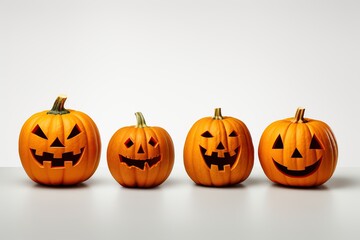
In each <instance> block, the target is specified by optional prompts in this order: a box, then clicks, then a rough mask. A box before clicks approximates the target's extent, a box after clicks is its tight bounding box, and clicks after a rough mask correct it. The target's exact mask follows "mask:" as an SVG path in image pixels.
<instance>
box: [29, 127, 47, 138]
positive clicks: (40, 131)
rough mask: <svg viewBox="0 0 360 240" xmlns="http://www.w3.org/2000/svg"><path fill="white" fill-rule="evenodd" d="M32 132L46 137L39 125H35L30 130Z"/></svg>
mask: <svg viewBox="0 0 360 240" xmlns="http://www.w3.org/2000/svg"><path fill="white" fill-rule="evenodd" d="M32 133H33V134H35V135H37V136H39V137H41V138H44V139H47V137H46V135H45V133H44V132H43V130H41V128H40V126H39V125H36V127H35V128H34V130H32Z"/></svg>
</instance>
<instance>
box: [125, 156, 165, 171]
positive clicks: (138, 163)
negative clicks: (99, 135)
mask: <svg viewBox="0 0 360 240" xmlns="http://www.w3.org/2000/svg"><path fill="white" fill-rule="evenodd" d="M119 157H120V162H123V163H125V164H126V165H127V166H128V167H132V166H134V167H136V168H139V169H141V170H144V169H145V166H147V167H148V168H151V167H153V166H155V165H156V164H157V163H158V162H159V161H160V158H161V157H160V156H157V157H154V158H149V159H145V160H137V159H131V158H127V157H124V156H123V155H121V154H119Z"/></svg>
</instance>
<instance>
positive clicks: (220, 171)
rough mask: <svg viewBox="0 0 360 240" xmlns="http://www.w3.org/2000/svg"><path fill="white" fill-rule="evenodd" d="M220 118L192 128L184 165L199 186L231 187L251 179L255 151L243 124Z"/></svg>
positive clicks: (209, 119)
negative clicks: (249, 176) (249, 177)
mask: <svg viewBox="0 0 360 240" xmlns="http://www.w3.org/2000/svg"><path fill="white" fill-rule="evenodd" d="M216 111H218V110H216ZM216 115H217V113H215V116H214V118H211V117H207V118H202V119H200V120H199V121H197V122H196V123H195V124H194V125H193V126H192V128H191V129H190V131H189V133H188V136H187V138H186V141H185V146H184V164H185V169H186V171H187V173H188V175H189V176H190V178H191V179H192V180H193V181H194V182H195V183H197V184H201V185H206V186H227V185H231V184H236V183H239V182H241V181H243V180H245V179H246V178H247V177H248V175H249V174H250V172H251V170H252V166H253V161H254V149H253V145H252V141H251V136H250V133H249V131H248V129H247V127H246V126H245V124H244V123H243V122H241V121H240V120H238V119H236V118H232V117H222V116H221V117H220V115H219V116H218V117H216Z"/></svg>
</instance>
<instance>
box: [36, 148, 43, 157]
mask: <svg viewBox="0 0 360 240" xmlns="http://www.w3.org/2000/svg"><path fill="white" fill-rule="evenodd" d="M43 154H44V152H43V151H40V150H39V149H36V150H35V155H36V156H42V155H43Z"/></svg>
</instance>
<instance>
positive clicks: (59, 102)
mask: <svg viewBox="0 0 360 240" xmlns="http://www.w3.org/2000/svg"><path fill="white" fill-rule="evenodd" d="M66 99H67V97H66V96H65V95H60V96H58V97H57V99H56V100H55V102H54V105H53V107H52V108H51V110H50V111H48V112H47V114H55V115H56V114H60V115H61V114H68V113H70V111H69V110H66V109H65V108H64V104H65V101H66Z"/></svg>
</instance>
